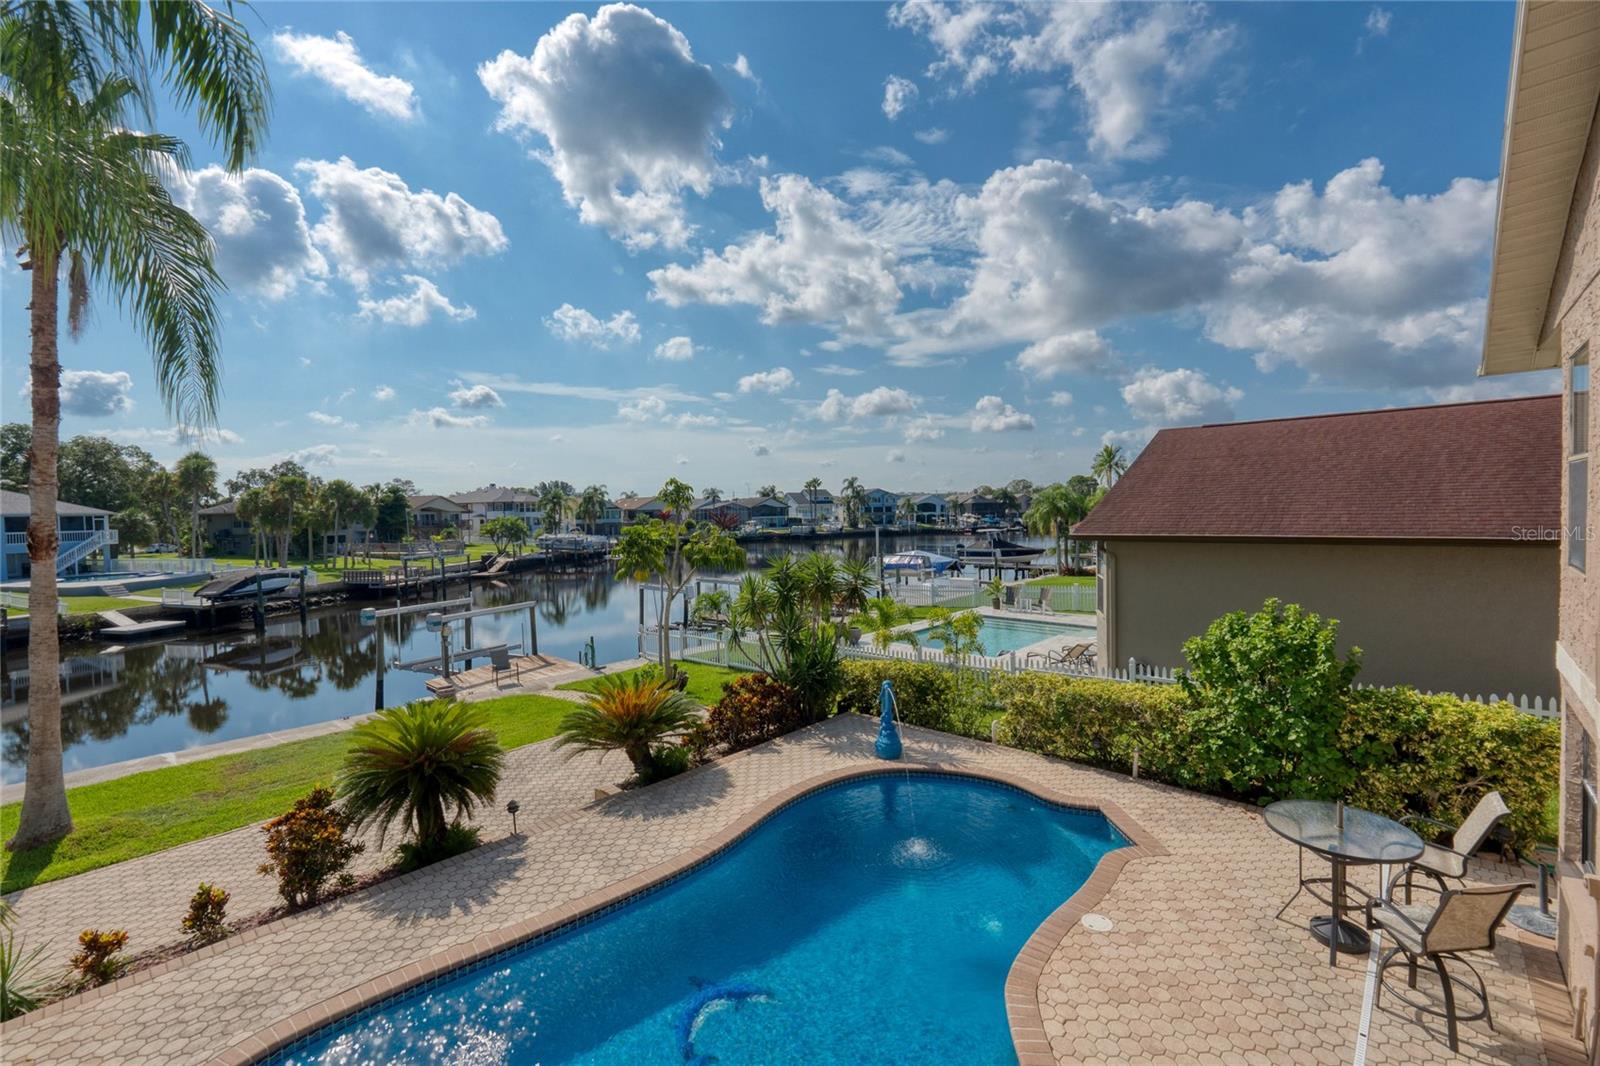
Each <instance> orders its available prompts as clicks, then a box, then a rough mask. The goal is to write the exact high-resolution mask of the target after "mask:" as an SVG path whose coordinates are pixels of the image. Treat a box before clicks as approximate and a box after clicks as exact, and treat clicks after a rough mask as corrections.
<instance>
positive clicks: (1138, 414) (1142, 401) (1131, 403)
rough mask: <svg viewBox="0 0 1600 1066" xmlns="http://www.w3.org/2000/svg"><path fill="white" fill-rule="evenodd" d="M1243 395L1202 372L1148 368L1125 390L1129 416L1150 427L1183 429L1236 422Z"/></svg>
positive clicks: (1134, 378)
mask: <svg viewBox="0 0 1600 1066" xmlns="http://www.w3.org/2000/svg"><path fill="white" fill-rule="evenodd" d="M1243 398H1244V393H1242V392H1240V391H1239V390H1238V389H1235V388H1231V387H1223V386H1220V385H1216V384H1214V383H1213V382H1212V381H1211V380H1210V379H1209V378H1208V377H1206V375H1205V373H1204V372H1203V371H1200V370H1188V369H1178V370H1160V369H1157V368H1156V367H1153V366H1147V367H1145V368H1143V369H1142V370H1140V371H1139V372H1138V373H1137V374H1135V375H1134V377H1133V380H1132V381H1130V382H1128V384H1126V385H1124V386H1123V387H1122V401H1123V402H1124V403H1126V404H1127V405H1128V413H1129V414H1131V415H1133V417H1134V418H1136V419H1138V420H1139V421H1140V422H1143V423H1145V425H1147V426H1183V425H1193V424H1195V423H1199V422H1231V421H1233V405H1234V404H1235V403H1237V402H1238V401H1239V400H1241V399H1243Z"/></svg>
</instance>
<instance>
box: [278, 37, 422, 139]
mask: <svg viewBox="0 0 1600 1066" xmlns="http://www.w3.org/2000/svg"><path fill="white" fill-rule="evenodd" d="M272 43H273V46H274V48H275V49H276V50H277V53H278V58H279V59H282V60H283V61H284V62H286V63H288V64H290V65H291V66H293V67H294V68H295V69H296V70H297V71H298V72H299V73H301V74H309V75H311V76H312V77H314V78H317V79H319V80H321V81H323V82H325V83H327V84H328V85H329V86H331V87H332V88H333V89H334V90H336V91H337V92H339V93H340V94H341V95H342V96H344V97H345V99H347V100H350V101H351V102H352V103H356V104H360V105H361V106H362V107H363V108H365V109H366V110H367V112H368V113H369V114H373V115H381V116H383V117H385V118H393V119H399V120H400V121H402V122H410V121H411V120H412V119H414V118H416V117H417V116H418V115H419V114H420V113H421V112H420V111H419V109H418V107H417V92H416V89H415V88H414V87H413V86H412V84H411V83H410V82H408V81H406V80H405V79H404V78H396V77H393V76H389V75H383V74H378V73H375V72H374V71H373V70H372V68H371V67H368V66H367V65H366V63H365V62H363V61H362V59H361V53H360V52H359V51H357V49H356V42H355V41H354V40H353V39H352V38H351V36H350V35H349V34H348V33H345V32H344V31H343V30H340V31H339V32H337V33H335V34H334V35H333V36H332V37H318V36H317V35H315V34H310V33H306V34H296V33H290V32H287V31H285V32H282V33H275V34H273V35H272Z"/></svg>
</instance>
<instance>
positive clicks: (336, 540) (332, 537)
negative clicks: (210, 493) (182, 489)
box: [200, 500, 367, 555]
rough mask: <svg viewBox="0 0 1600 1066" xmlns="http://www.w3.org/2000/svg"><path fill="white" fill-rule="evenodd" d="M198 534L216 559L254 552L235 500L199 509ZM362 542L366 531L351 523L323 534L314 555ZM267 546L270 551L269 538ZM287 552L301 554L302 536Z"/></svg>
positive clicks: (250, 532) (250, 534)
mask: <svg viewBox="0 0 1600 1066" xmlns="http://www.w3.org/2000/svg"><path fill="white" fill-rule="evenodd" d="M200 533H201V536H202V537H203V538H204V539H205V540H206V541H207V542H208V543H210V544H211V546H212V547H213V548H215V549H216V554H218V555H250V554H252V553H254V551H255V536H254V530H253V529H252V527H251V525H250V523H249V522H246V521H244V520H243V519H242V518H240V517H239V505H238V502H237V501H235V500H223V501H222V502H221V503H214V504H212V505H211V506H209V507H202V508H200ZM366 541H367V527H366V526H364V525H361V524H360V523H359V522H351V523H348V524H347V525H346V526H345V527H344V528H343V529H334V530H328V531H326V532H324V533H323V534H322V540H321V547H320V548H318V551H320V552H321V553H323V554H325V555H331V554H335V553H338V552H341V551H343V550H344V549H345V546H346V545H350V546H355V545H360V544H364V543H366ZM267 544H268V550H269V551H271V550H272V542H271V539H270V538H269V539H268V541H267ZM289 551H290V552H291V553H296V554H298V553H303V552H304V551H305V537H304V534H303V533H302V535H301V536H300V537H299V539H297V540H295V542H294V543H293V544H291V545H290V546H289Z"/></svg>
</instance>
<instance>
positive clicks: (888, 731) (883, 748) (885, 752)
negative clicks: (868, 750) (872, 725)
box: [872, 681, 901, 759]
mask: <svg viewBox="0 0 1600 1066" xmlns="http://www.w3.org/2000/svg"><path fill="white" fill-rule="evenodd" d="M878 708H879V714H878V741H877V743H875V744H874V745H873V746H872V750H873V751H875V752H877V753H878V758H880V759H898V758H899V757H900V751H901V746H900V730H899V729H897V728H895V718H896V717H897V715H896V713H895V712H896V710H897V706H896V704H895V699H894V686H893V685H891V684H889V682H887V681H885V682H884V683H883V685H882V687H880V688H879V689H878Z"/></svg>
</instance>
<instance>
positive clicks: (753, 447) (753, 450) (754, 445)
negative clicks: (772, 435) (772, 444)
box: [750, 441, 772, 459]
mask: <svg viewBox="0 0 1600 1066" xmlns="http://www.w3.org/2000/svg"><path fill="white" fill-rule="evenodd" d="M750 454H751V455H753V456H755V457H756V458H758V459H759V458H761V457H762V456H766V455H771V454H772V449H771V448H769V447H767V446H766V445H765V444H762V443H761V442H759V441H751V442H750Z"/></svg>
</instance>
